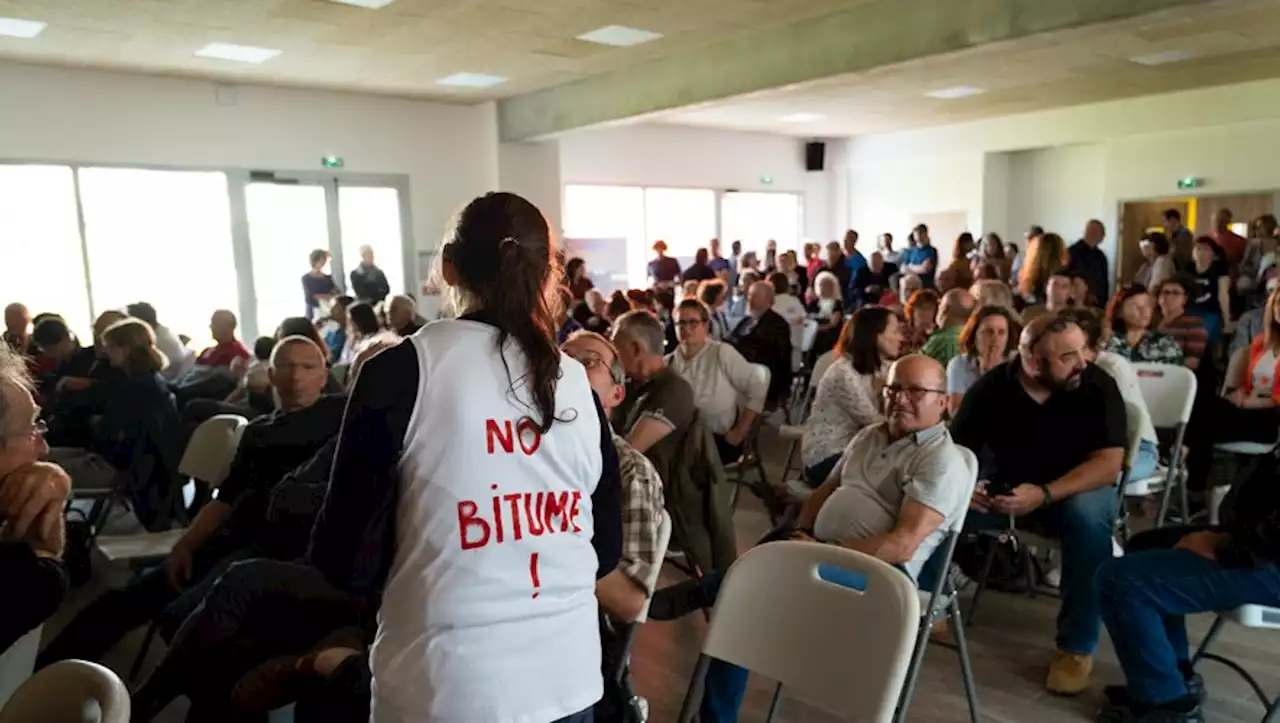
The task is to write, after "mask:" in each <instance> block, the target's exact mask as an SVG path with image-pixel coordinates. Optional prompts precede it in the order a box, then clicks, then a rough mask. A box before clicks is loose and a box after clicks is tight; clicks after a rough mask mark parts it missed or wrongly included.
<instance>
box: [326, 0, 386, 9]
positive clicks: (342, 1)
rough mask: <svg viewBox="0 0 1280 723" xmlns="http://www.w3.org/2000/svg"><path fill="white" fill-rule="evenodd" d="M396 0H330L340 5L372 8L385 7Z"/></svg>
mask: <svg viewBox="0 0 1280 723" xmlns="http://www.w3.org/2000/svg"><path fill="white" fill-rule="evenodd" d="M395 1H396V0H329V2H331V3H338V4H339V5H353V6H355V7H358V8H369V9H370V10H377V9H378V8H385V7H386V6H388V5H390V4H391V3H393V2H395Z"/></svg>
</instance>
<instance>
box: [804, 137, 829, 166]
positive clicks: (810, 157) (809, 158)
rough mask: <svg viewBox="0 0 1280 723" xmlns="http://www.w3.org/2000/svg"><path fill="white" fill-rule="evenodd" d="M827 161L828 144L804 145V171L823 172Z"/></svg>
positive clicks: (814, 143) (816, 142)
mask: <svg viewBox="0 0 1280 723" xmlns="http://www.w3.org/2000/svg"><path fill="white" fill-rule="evenodd" d="M826 160H827V144H826V143H823V142H822V141H813V142H810V143H806V144H804V170H806V171H821V170H822V168H823V165H824V163H825V162H826Z"/></svg>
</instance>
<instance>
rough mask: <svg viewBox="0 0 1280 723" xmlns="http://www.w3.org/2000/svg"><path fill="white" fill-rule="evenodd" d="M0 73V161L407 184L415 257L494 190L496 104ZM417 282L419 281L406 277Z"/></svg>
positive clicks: (9, 68)
mask: <svg viewBox="0 0 1280 723" xmlns="http://www.w3.org/2000/svg"><path fill="white" fill-rule="evenodd" d="M215 90H216V86H215V85H214V84H213V83H209V82H204V81H198V80H185V79H176V78H162V77H153V76H145V75H133V74H126V73H113V72H101V71H90V70H77V69H67V68H52V67H40V66H27V65H19V64H15V63H0V97H3V98H6V99H8V101H9V102H7V103H6V104H5V107H4V112H3V113H0V159H3V160H42V161H69V162H71V161H84V162H95V163H121V164H147V165H157V166H201V167H212V168H237V169H239V168H249V169H262V170H274V171H319V170H322V169H321V167H320V158H321V157H322V156H325V155H328V154H335V155H340V156H342V157H343V158H344V159H345V161H346V171H348V172H353V173H389V174H390V173H394V174H407V175H408V176H409V184H410V195H411V198H410V203H411V212H412V217H413V235H414V242H415V244H416V246H417V248H418V249H432V248H435V247H436V246H438V245H439V242H440V238H441V236H442V233H443V232H444V229H445V225H446V223H447V222H448V220H449V218H450V217H451V215H452V214H453V212H454V211H455V210H457V209H458V208H459V207H460V206H461V205H462V204H464V203H465V202H466V201H468V200H470V199H471V198H472V197H474V196H476V195H479V194H481V193H483V192H485V191H488V190H492V189H494V188H496V187H497V182H498V149H497V146H498V143H497V126H496V119H495V114H494V109H493V107H492V105H491V104H487V105H479V106H456V105H444V104H439V103H426V102H417V101H410V100H398V99H391V98H383V97H377V96H366V95H356V94H343V93H329V92H320V91H307V90H287V89H276V88H265V87H255V86H237V87H236V88H235V92H234V96H235V104H234V105H219V104H218V102H217V100H216V97H215ZM410 276H412V274H410Z"/></svg>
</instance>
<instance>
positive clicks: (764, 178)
mask: <svg viewBox="0 0 1280 723" xmlns="http://www.w3.org/2000/svg"><path fill="white" fill-rule="evenodd" d="M760 183H762V184H764V185H766V186H772V185H773V176H761V177H760Z"/></svg>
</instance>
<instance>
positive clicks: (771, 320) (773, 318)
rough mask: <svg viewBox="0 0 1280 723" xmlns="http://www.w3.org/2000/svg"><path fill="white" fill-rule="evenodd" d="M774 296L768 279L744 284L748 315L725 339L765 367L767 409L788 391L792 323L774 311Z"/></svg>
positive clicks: (784, 398) (789, 386) (783, 399)
mask: <svg viewBox="0 0 1280 723" xmlns="http://www.w3.org/2000/svg"><path fill="white" fill-rule="evenodd" d="M774 298H775V292H774V289H773V284H771V283H769V282H768V281H756V282H754V283H752V284H751V286H749V287H747V314H746V316H744V317H743V318H742V321H740V322H738V325H737V326H735V327H734V328H733V331H732V332H730V333H729V337H728V338H727V339H725V341H727V342H728V343H729V344H730V345H732V346H733V348H735V349H737V350H738V352H739V353H740V354H742V356H743V357H745V358H746V360H747V361H749V362H751V363H752V364H761V365H763V366H765V367H768V369H769V394H768V397H767V401H766V405H765V406H766V408H768V407H774V406H777V405H779V404H782V403H784V402H785V401H786V398H787V395H788V394H789V393H790V391H791V326H790V325H789V324H788V323H787V320H786V319H784V318H782V315H781V314H779V313H778V312H776V311H774V310H773V301H774Z"/></svg>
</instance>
